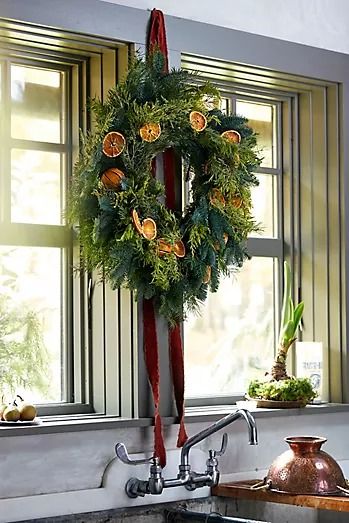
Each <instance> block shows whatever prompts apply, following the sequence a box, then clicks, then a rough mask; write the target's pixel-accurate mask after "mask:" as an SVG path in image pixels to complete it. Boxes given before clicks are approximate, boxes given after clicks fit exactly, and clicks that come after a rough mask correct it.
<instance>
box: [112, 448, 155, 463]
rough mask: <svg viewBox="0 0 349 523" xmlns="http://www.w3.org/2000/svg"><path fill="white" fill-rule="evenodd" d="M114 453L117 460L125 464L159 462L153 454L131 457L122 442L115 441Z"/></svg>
mask: <svg viewBox="0 0 349 523" xmlns="http://www.w3.org/2000/svg"><path fill="white" fill-rule="evenodd" d="M115 453H116V455H117V457H118V458H119V460H120V461H122V462H123V463H125V464H126V465H144V464H146V463H151V464H152V465H158V464H159V458H156V457H155V456H151V457H150V458H144V459H131V458H130V456H129V454H128V452H127V449H126V446H125V444H124V443H117V444H116V445H115Z"/></svg>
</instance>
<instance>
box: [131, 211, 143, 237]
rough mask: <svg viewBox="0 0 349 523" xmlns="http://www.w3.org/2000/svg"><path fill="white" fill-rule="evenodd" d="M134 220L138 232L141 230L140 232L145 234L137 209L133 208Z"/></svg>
mask: <svg viewBox="0 0 349 523" xmlns="http://www.w3.org/2000/svg"><path fill="white" fill-rule="evenodd" d="M132 221H133V225H134V226H135V228H136V230H137V232H139V234H143V227H142V224H141V222H140V219H139V216H138V213H137V211H136V209H133V211H132Z"/></svg>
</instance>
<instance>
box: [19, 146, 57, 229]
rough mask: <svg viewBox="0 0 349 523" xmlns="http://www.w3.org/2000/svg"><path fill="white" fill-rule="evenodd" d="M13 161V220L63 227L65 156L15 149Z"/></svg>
mask: <svg viewBox="0 0 349 523" xmlns="http://www.w3.org/2000/svg"><path fill="white" fill-rule="evenodd" d="M11 160H12V169H11V221H12V222H20V223H42V224H51V225H59V224H61V223H62V209H61V155H60V154H58V153H48V152H43V151H28V150H22V149H13V150H12V157H11Z"/></svg>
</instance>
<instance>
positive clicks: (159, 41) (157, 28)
mask: <svg viewBox="0 0 349 523" xmlns="http://www.w3.org/2000/svg"><path fill="white" fill-rule="evenodd" d="M148 34H149V37H148V46H147V49H148V53H149V54H151V53H152V52H153V51H154V49H156V48H158V49H159V51H161V52H162V54H163V55H164V60H165V64H164V72H165V73H167V72H168V57H167V56H168V52H167V40H166V29H165V18H164V15H163V13H162V11H159V10H158V9H153V10H152V12H151V18H150V28H149V33H148Z"/></svg>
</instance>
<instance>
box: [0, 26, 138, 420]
mask: <svg viewBox="0 0 349 523" xmlns="http://www.w3.org/2000/svg"><path fill="white" fill-rule="evenodd" d="M0 29H2V30H3V31H5V32H7V31H8V34H9V35H10V36H9V39H8V41H7V40H6V39H4V38H1V37H0V45H1V47H0V55H2V54H3V55H4V57H5V58H4V59H5V60H6V61H7V63H9V61H10V60H11V57H12V56H13V61H14V62H16V63H20V64H24V65H28V66H34V67H40V66H41V67H43V68H44V69H52V70H59V71H64V73H65V74H66V81H65V90H66V96H65V100H64V104H65V109H66V113H67V114H66V117H65V118H64V124H65V130H64V134H65V137H66V150H65V151H64V152H65V162H64V166H62V167H63V168H64V169H65V170H66V174H67V176H66V177H65V180H66V182H65V186H64V189H63V191H64V195H66V194H67V190H68V189H69V187H68V185H69V183H70V182H69V179H70V176H71V174H72V168H73V164H74V162H75V160H76V158H77V154H78V148H79V128H80V129H83V130H84V131H86V130H87V129H89V128H91V126H93V122H92V121H91V115H90V113H89V112H88V111H86V103H87V101H88V99H89V98H90V97H94V96H97V97H99V98H101V99H102V100H103V97H104V96H106V94H107V92H108V90H109V88H110V87H112V86H113V85H114V84H115V82H116V81H117V79H118V77H119V76H120V75H121V74H123V72H124V71H125V69H126V68H127V64H128V59H129V55H130V54H131V53H132V52H133V50H132V47H131V46H129V45H127V44H123V43H120V42H118V41H115V40H103V39H98V38H97V37H82V36H78V37H77V38H76V35H74V37H72V35H68V34H62V33H61V32H59V33H57V32H56V31H49V30H46V31H42V32H41V31H38V32H37V33H36V34H35V36H34V38H33V34H32V31H33V28H32V27H30V26H23V25H21V24H19V25H18V24H13V25H12V24H10V25H9V24H8V22H7V21H3V20H1V19H0ZM2 36H3V35H2ZM17 38H18V39H19V40H20V42H19V43H18V41H17ZM30 38H33V40H32V41H30ZM35 39H36V45H37V46H38V47H36V46H35ZM52 44H54V50H52ZM0 58H1V56H0ZM68 92H69V96H67V94H68ZM3 103H4V105H6V100H5V98H4V97H3ZM2 108H3V107H2ZM7 112H8V111H7ZM0 125H1V126H3V127H2V131H3V132H4V133H5V130H7V129H10V121H9V118H7V119H2V121H1V124H0ZM7 135H9V132H8V131H7ZM9 143H11V144H12V143H13V144H19V145H20V146H24V145H27V143H26V142H24V141H22V140H17V139H12V138H10V142H9ZM6 145H7V144H5V143H4V144H3V145H2V147H4V148H5V147H6ZM30 145H31V146H32V147H33V148H34V149H38V146H39V147H40V145H41V146H42V149H43V150H54V151H59V152H62V149H63V146H62V145H60V144H46V143H44V144H42V143H41V142H40V143H39V144H38V143H36V142H30ZM7 172H10V170H9V169H8V170H7ZM1 186H2V187H4V186H5V187H6V188H7V193H8V192H9V188H10V184H9V176H8V181H7V183H6V181H5V182H4V178H3V177H1ZM2 194H4V191H2ZM62 196H63V194H62ZM2 209H3V206H2ZM5 210H6V211H7V216H9V212H10V209H9V205H7V208H5ZM3 212H4V211H3ZM2 223H3V222H2ZM22 231H23V234H22ZM36 231H37V234H36ZM45 232H47V235H46V236H47V237H48V240H47V241H48V243H49V244H50V245H52V246H55V247H56V246H58V247H60V246H62V247H66V248H67V249H66V251H65V252H66V253H67V254H66V256H65V264H66V269H67V270H66V271H65V274H66V276H67V277H64V282H63V285H64V288H65V292H66V294H67V295H69V296H70V299H69V300H67V301H66V305H65V306H66V307H67V311H66V315H65V316H66V319H67V320H68V324H67V326H66V328H65V329H64V331H65V332H64V334H63V335H64V336H65V337H66V339H67V341H68V343H69V346H68V345H67V351H66V354H64V356H63V357H64V361H65V368H64V381H65V384H66V387H65V389H66V395H67V398H66V401H62V402H59V403H52V402H51V403H47V404H41V405H38V413H39V415H40V416H76V415H78V416H81V415H94V416H105V415H109V416H117V417H120V416H125V417H137V415H138V412H137V405H136V402H135V397H136V394H135V391H136V390H137V384H136V380H135V379H134V376H135V374H136V369H137V358H135V351H136V348H137V339H136V338H137V337H136V328H137V321H136V315H135V313H134V311H135V304H134V300H133V298H132V296H131V294H130V293H129V292H128V291H123V290H120V291H117V292H115V293H112V291H111V290H110V289H109V287H108V286H107V285H105V284H101V285H100V284H99V280H100V278H99V276H98V275H95V274H86V273H81V274H80V277H78V278H77V277H73V272H75V270H74V269H73V266H74V267H75V268H77V264H78V262H79V258H80V249H79V246H78V244H77V243H76V239H75V235H74V232H73V231H72V230H71V228H70V227H69V226H67V225H65V224H61V225H39V224H17V223H16V224H9V226H8V227H6V228H4V227H3V226H2V227H1V230H0V241H1V243H4V244H11V245H13V244H14V243H16V245H17V244H18V245H19V246H21V245H26V246H46V243H45V241H44V240H43V237H42V235H43V234H44V233H45ZM20 233H21V235H20V236H19V234H20ZM40 236H41V239H40ZM18 237H20V241H17V238H18ZM13 238H16V242H14V241H13ZM73 259H74V260H75V261H73ZM68 272H69V274H68ZM101 318H102V321H100V319H101ZM121 396H122V397H123V401H122V402H121Z"/></svg>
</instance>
